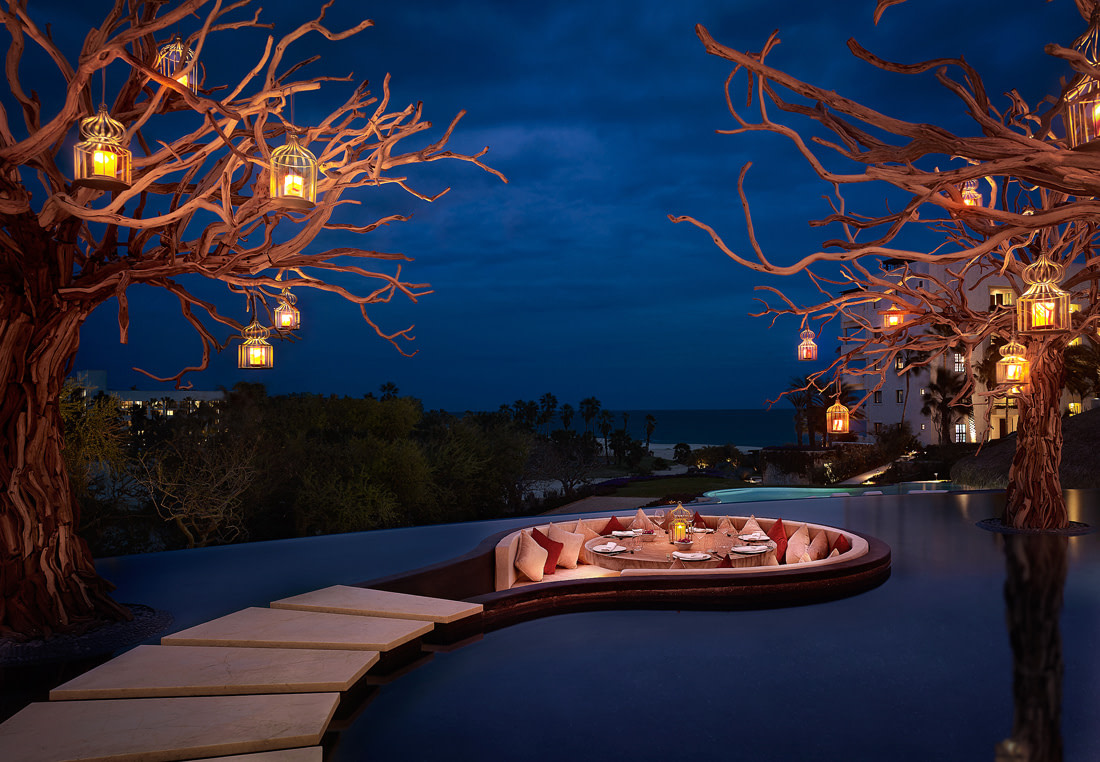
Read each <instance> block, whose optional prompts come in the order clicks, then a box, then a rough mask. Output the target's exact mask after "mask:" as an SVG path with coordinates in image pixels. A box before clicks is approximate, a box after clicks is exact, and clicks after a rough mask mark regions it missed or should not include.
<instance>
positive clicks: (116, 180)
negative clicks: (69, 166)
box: [73, 67, 132, 191]
mask: <svg viewBox="0 0 1100 762" xmlns="http://www.w3.org/2000/svg"><path fill="white" fill-rule="evenodd" d="M100 73H101V75H102V80H101V81H102V89H101V98H100V102H99V111H98V112H97V113H96V114H95V115H94V116H89V117H85V118H84V119H81V120H80V137H81V140H80V142H78V143H77V144H76V145H75V146H74V147H73V167H74V172H73V185H74V186H75V187H78V188H79V187H85V188H95V189H96V190H105V191H121V190H126V189H127V188H129V187H130V171H131V166H132V161H131V154H130V151H129V149H128V148H126V146H125V144H124V143H123V140H124V139H125V137H126V128H125V127H124V126H123V125H122V122H119V121H118V120H117V119H114V118H113V117H112V116H111V115H110V113H109V112H108V111H107V70H106V67H104V68H103V69H101V70H100Z"/></svg>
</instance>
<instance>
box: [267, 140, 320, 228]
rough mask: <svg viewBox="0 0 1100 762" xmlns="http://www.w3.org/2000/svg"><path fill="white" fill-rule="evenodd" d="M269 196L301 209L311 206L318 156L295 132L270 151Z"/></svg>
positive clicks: (292, 207)
mask: <svg viewBox="0 0 1100 762" xmlns="http://www.w3.org/2000/svg"><path fill="white" fill-rule="evenodd" d="M271 200H272V201H274V202H276V203H277V204H279V205H280V206H286V207H290V208H291V209H300V210H309V209H312V208H313V204H314V203H315V202H316V201H317V157H316V156H314V155H313V154H312V153H311V152H310V150H309V149H308V148H305V147H303V146H302V144H301V143H299V142H298V137H297V136H296V135H289V136H287V139H286V145H284V146H281V147H279V148H276V149H275V150H274V151H272V152H271Z"/></svg>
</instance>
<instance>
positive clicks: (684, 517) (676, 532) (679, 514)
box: [666, 503, 692, 542]
mask: <svg viewBox="0 0 1100 762" xmlns="http://www.w3.org/2000/svg"><path fill="white" fill-rule="evenodd" d="M691 519H692V513H691V511H689V510H688V509H687V508H685V507H684V504H683V503H676V507H675V508H673V509H672V510H671V511H669V512H668V520H667V522H666V531H667V532H668V541H669V542H683V541H685V540H688V539H689V537H688V533H689V532H690V531H691V523H692V522H691Z"/></svg>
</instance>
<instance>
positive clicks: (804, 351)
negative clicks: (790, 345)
mask: <svg viewBox="0 0 1100 762" xmlns="http://www.w3.org/2000/svg"><path fill="white" fill-rule="evenodd" d="M798 338H800V339H802V343H800V344H799V345H798V359H799V360H816V359H817V344H816V343H814V338H815V334H814V332H813V331H812V330H810V329H809V328H807V329H806V330H805V331H803V332H802V333H800V334H798Z"/></svg>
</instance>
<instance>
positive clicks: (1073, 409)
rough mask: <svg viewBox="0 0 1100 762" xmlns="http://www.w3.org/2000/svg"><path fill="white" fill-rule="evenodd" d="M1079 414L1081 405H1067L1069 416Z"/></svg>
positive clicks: (1073, 403)
mask: <svg viewBox="0 0 1100 762" xmlns="http://www.w3.org/2000/svg"><path fill="white" fill-rule="evenodd" d="M1080 412H1081V403H1080V402H1071V403H1069V414H1070V415H1077V414H1078V413H1080Z"/></svg>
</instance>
